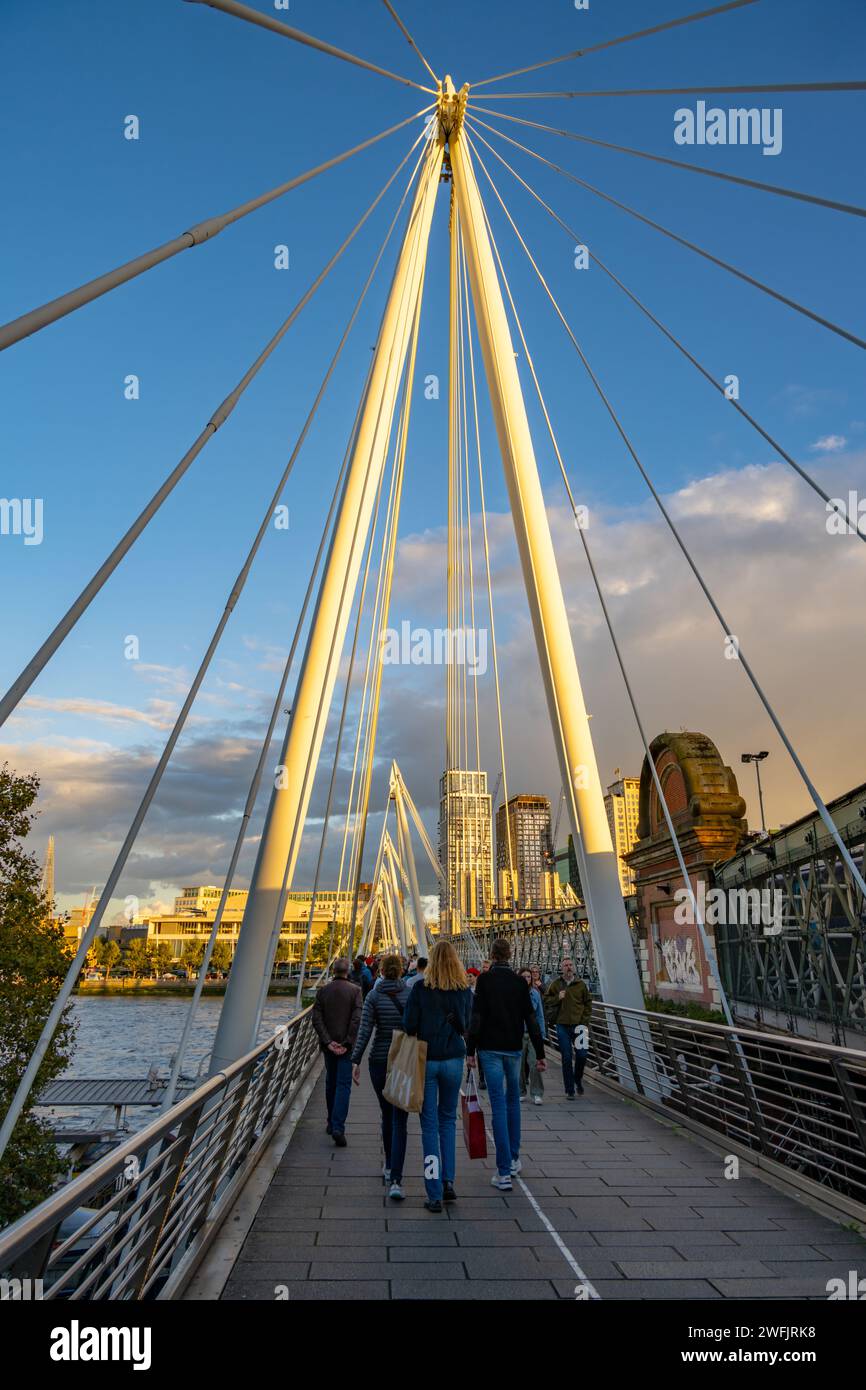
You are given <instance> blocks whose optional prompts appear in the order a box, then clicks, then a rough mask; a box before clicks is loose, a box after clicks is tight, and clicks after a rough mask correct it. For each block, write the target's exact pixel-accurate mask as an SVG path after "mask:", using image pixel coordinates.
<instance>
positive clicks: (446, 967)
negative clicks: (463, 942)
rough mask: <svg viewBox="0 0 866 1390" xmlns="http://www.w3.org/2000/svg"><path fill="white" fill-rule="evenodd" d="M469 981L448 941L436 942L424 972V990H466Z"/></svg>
mask: <svg viewBox="0 0 866 1390" xmlns="http://www.w3.org/2000/svg"><path fill="white" fill-rule="evenodd" d="M468 985H469V981H468V980H467V978H466V971H465V970H464V969H463V966H462V964H461V961H460V957H459V956H458V954H457V952H456V951H455V949H454V947H453V946H452V945H451V942H450V941H437V942H436V945H435V946H434V947H433V949H432V951H431V952H430V964H429V965H428V966H427V969H426V970H425V972H424V987H425V989H467V988H468Z"/></svg>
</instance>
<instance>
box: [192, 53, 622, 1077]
mask: <svg viewBox="0 0 866 1390" xmlns="http://www.w3.org/2000/svg"><path fill="white" fill-rule="evenodd" d="M466 95H467V89H465V88H464V90H463V92H462V93H460V94H458V93H457V92H456V91H455V88H454V85H453V83H452V81H451V79H450V78H446V79H445V82H444V83H443V84H442V88H441V92H440V97H439V126H438V131H436V132H434V133H433V135H432V137H431V140H430V144H429V148H428V151H427V154H426V157H425V159H424V163H423V167H422V171H421V174H420V177H419V182H418V186H417V189H416V193H415V199H414V204H413V208H412V213H411V217H410V220H409V226H408V229H407V233H406V237H405V240H404V243H403V247H402V249H401V253H400V257H399V260H398V264H397V268H396V271H395V274H394V279H393V282H392V285H391V290H390V294H389V298H388V304H387V307H386V310H385V315H384V318H383V321H382V327H381V330H380V333H379V339H378V342H377V345H376V351H375V355H374V359H373V366H372V371H371V375H370V380H369V384H368V389H367V393H366V396H365V400H364V404H363V410H362V414H361V421H360V425H359V429H358V436H357V441H356V444H355V449H354V453H353V456H352V462H351V466H350V469H349V472H348V474H347V478H346V483H345V486H344V490H343V495H342V497H341V500H340V506H339V512H338V516H337V520H336V523H335V529H334V536H333V540H332V543H331V548H330V552H329V554H328V558H327V563H326V568H325V571H324V575H323V579H322V583H321V589H320V592H319V597H318V602H317V606H316V612H315V615H314V618H313V622H312V625H311V629H310V634H309V637H308V640H307V648H306V651H305V654H304V659H303V664H302V668H301V674H300V677H299V681H298V688H297V693H296V697H295V701H294V704H293V709H292V715H291V719H290V722H289V727H288V730H287V733H286V737H285V741H284V745H283V750H282V755H281V759H280V762H281V766H282V768H283V769H284V773H285V775H284V777H283V778H281V779H280V780H279V781H278V783H277V785H276V787H275V789H274V791H273V792H272V793H271V800H270V805H269V808H268V812H267V817H266V820H265V826H264V830H263V834H262V839H261V844H260V847H259V852H258V857H257V860H256V865H255V869H254V872H253V877H252V881H251V885H250V893H249V898H248V901H247V907H246V911H245V913H244V919H243V923H242V926H241V930H240V934H239V939H238V946H237V951H236V954H235V959H234V963H233V965H232V970H231V975H230V977H229V983H228V987H227V991H226V996H225V1000H224V1005H223V1009H222V1013H221V1016H220V1023H219V1027H218V1030H217V1035H216V1040H215V1043H214V1050H213V1057H212V1063H211V1069H212V1072H216V1071H219V1070H220V1069H221V1068H222V1067H224V1066H226V1065H227V1064H228V1063H230V1062H232V1061H234V1060H235V1059H236V1058H238V1057H240V1056H243V1055H244V1054H245V1053H246V1052H248V1051H249V1050H250V1048H251V1047H252V1046H253V1043H254V1041H255V1038H254V1036H253V1034H254V1031H255V1026H256V1014H257V1004H258V1000H259V995H260V990H261V982H262V979H263V978H265V977H266V976H267V974H268V973H269V972H270V968H271V955H272V952H273V949H274V942H275V936H274V922H275V920H277V914H278V913H279V912H280V911H281V901H280V900H281V896H282V895H283V894H284V893H285V891H286V890H287V888H290V887H291V883H292V876H293V873H294V867H295V862H296V860H297V855H298V850H299V847H300V840H301V833H302V829H303V825H304V820H305V817H306V813H307V808H308V805H309V800H310V795H311V792H312V786H313V779H314V776H315V772H316V766H317V763H318V758H319V753H320V750H321V745H322V739H323V736H324V732H325V725H326V722H327V718H328V713H329V710H330V704H331V698H332V695H333V690H334V684H335V681H336V676H337V670H338V666H339V663H340V658H341V654H342V648H343V642H344V638H345V634H346V630H347V626H348V622H349V616H350V612H351V609H352V605H353V603H354V600H355V590H356V586H357V582H358V576H359V572H360V567H361V561H362V553H363V550H364V546H365V544H366V541H367V537H368V533H369V528H370V523H371V519H372V514H373V508H374V499H375V496H376V490H377V487H378V485H379V482H380V480H381V477H382V473H383V469H384V465H385V458H386V454H387V450H388V441H389V436H390V432H391V424H392V420H393V416H394V411H395V408H396V403H397V395H398V390H399V385H400V380H401V376H402V373H403V368H404V365H405V362H406V356H407V350H408V346H409V341H410V336H411V330H412V325H413V322H414V320H415V316H416V314H417V312H418V311H419V309H420V297H421V293H422V287H423V280H424V269H425V264H426V256H427V250H428V244H429V236H430V227H431V223H432V217H433V210H434V205H435V200H436V193H437V189H438V185H439V180H440V172H441V168H442V163H443V158H444V154H445V148H446V145H447V146H448V150H449V154H450V161H451V169H452V175H453V186H454V199H455V201H454V211H455V214H456V215H457V216H459V219H460V225H461V230H462V233H463V239H464V244H465V251H466V261H467V267H468V272H469V283H470V288H471V292H472V299H473V303H474V308H475V316H476V321H477V328H478V336H479V340H480V343H481V348H482V355H483V359H484V366H485V373H486V377H487V383H488V389H489V392H490V397H491V403H492V407H493V414H494V418H495V422H496V429H497V436H498V441H499V447H500V452H501V455H502V462H503V467H504V471H505V478H506V483H507V487H508V494H509V501H510V506H511V512H512V516H513V520H514V526H515V532H516V536H517V544H518V550H519V553H520V560H521V568H522V572H523V577H524V583H525V587H526V593H527V599H528V602H529V610H530V614H531V618H532V624H533V630H534V634H535V641H536V647H537V650H538V657H539V663H540V667H541V675H542V680H543V683H544V688H545V694H546V697H547V704H548V710H549V715H550V721H551V729H552V733H553V739H554V746H555V748H556V751H557V756H558V759H559V764H560V769H561V775H562V785H563V788H564V789H565V795H566V803H567V806H568V811H569V817H570V821H571V828H572V831H573V834H574V841H575V846H576V849H577V853H578V858H579V863H580V870H581V882H582V884H583V888H584V893H585V899H586V907H587V913H588V916H589V920H590V924H591V926H592V929H593V942H594V946H595V952H596V958H597V964H598V972H599V980H600V984H601V990H602V995H603V998H604V1000H605V1001H606V1002H608V1003H614V1004H619V1005H623V1006H627V1007H632V1008H636V1009H641V1008H643V995H642V991H641V986H640V979H639V976H638V972H637V966H636V963H635V958H634V953H633V950H632V944H631V937H630V931H629V926H628V921H627V918H626V914H625V907H624V903H623V899H622V893H621V889H620V883H619V874H618V869H617V863H616V857H615V855H614V851H613V845H612V842H611V836H610V829H609V826H608V821H607V814H606V811H605V807H604V799H603V794H602V787H601V780H600V777H599V773H598V767H597V764H596V759H595V752H594V749H593V744H592V737H591V734H590V729H589V721H588V718H587V714H586V709H585V705H584V700H583V693H582V690H581V684H580V677H579V675H578V669H577V661H576V657H575V652H574V645H573V642H572V637H571V631H570V628H569V624H568V616H567V611H566V606H565V600H564V597H563V593H562V586H561V583H560V578H559V571H558V568H557V564H556V557H555V554H554V549H553V541H552V537H551V534H550V527H549V524H548V520H547V514H546V510H545V504H544V496H543V492H542V488H541V482H540V479H539V475H538V467H537V463H536V459H535V453H534V450H533V446H532V439H531V435H530V430H529V422H528V419H527V415H526V408H525V404H524V400H523V393H522V389H521V385H520V378H519V375H518V372H517V367H516V363H515V357H514V349H513V345H512V339H511V333H510V330H509V326H508V320H507V317H506V312H505V306H504V303H503V299H502V292H501V288H500V283H499V279H498V276H497V273H496V267H495V263H494V259H493V253H492V249H491V245H490V240H489V236H488V233H487V229H486V224H485V215H484V208H483V204H482V201H481V196H480V194H479V191H478V185H477V182H476V179H475V173H474V169H473V163H472V158H471V154H470V151H469V149H468V145H467V142H466V139H465V137H464V134H463V130H462V118H463V109H464V107H465V101H466ZM450 331H451V333H452V334H453V333H454V332H455V331H456V326H455V323H454V321H453V316H452V322H451V325H450ZM371 757H372V753H371ZM394 785H395V786H396V794H395V798H394V799H395V802H396V811H397V844H396V846H394V844H393V841H392V842H391V856H390V857H392V858H396V859H398V860H399V861H401V862H402V864H403V865H404V866H405V868H406V870H407V872H408V877H409V889H410V897H411V900H412V911H413V915H414V916H415V919H416V922H417V923H418V944H419V948H420V946H421V939H420V938H421V934H422V933H425V928H424V925H423V916H422V914H421V907H420V895H419V892H418V880H417V872H416V867H415V861H414V858H413V855H412V852H411V845H410V844H409V829H408V821H407V818H406V808H405V787H404V785H403V782H402V778H400V777H399V773H398V775H397V776H396V778H395V779H394ZM425 849H426V846H425ZM388 857H389V856H388V855H386V854H385V848H384V839H383V842H382V845H380V851H379V855H378V856H377V869H376V879H375V880H374V890H375V891H374V897H375V899H376V902H377V903H379V904H381V903H382V901H383V899H384V900H386V901H387V900H388V898H389V896H391V895H393V893H394V892H396V894H397V896H400V897H402V894H401V893H400V885H399V883H397V882H395V881H394V880H395V879H396V875H394V878H392V880H391V882H390V883H389V882H388V879H387V877H386V871H385V867H384V863H385V859H386V858H388ZM391 867H393V865H392V866H391ZM380 877H381V878H382V879H383V880H384V891H383V892H380V891H379V878H380ZM389 888H390V889H391V890H392V893H391V895H389V893H388V891H387V890H388V889H389ZM401 907H402V904H400V905H397V904H395V907H394V910H395V911H396V912H397V913H399V912H400V911H401ZM375 912H376V908H375V907H374V905H373V897H371V903H370V904H369V905H368V914H365V916H367V920H366V921H365V923H364V929H362V933H361V937H360V940H362V941H363V940H364V939H365V936H366V930H365V929H366V927H367V926H368V925H369V924H370V922H371V920H372V918H373V917H374V916H375ZM354 926H355V924H354V921H353V923H352V937H353V939H354ZM404 931H405V927H404ZM425 935H426V933H425Z"/></svg>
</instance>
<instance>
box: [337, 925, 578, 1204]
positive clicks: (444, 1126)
mask: <svg viewBox="0 0 866 1390" xmlns="http://www.w3.org/2000/svg"><path fill="white" fill-rule="evenodd" d="M591 1013H592V996H591V994H590V992H589V989H588V987H587V985H586V982H585V981H584V980H582V979H580V978H579V976H578V975H577V974H576V972H575V969H574V962H573V961H572V960H571V959H570V958H568V957H566V958H565V959H563V960H562V961H561V963H560V968H559V973H558V975H557V976H556V977H555V978H553V979H549V980H545V978H544V977H543V976H542V974H541V972H540V970H539V969H538V968H537V967H535V966H533V967H529V966H527V967H524V968H523V969H521V970H518V971H515V970H513V969H512V966H511V947H510V944H509V942H508V941H506V940H504V939H500V940H497V941H494V943H493V946H492V948H491V955H490V959H489V960H486V961H483V962H481V963H480V965H479V966H470V967H468V969H465V968H464V966H463V964H462V962H461V960H460V958H459V956H458V954H457V952H456V950H455V949H454V946H453V944H452V943H451V942H450V941H449V940H447V939H441V940H439V941H437V942H436V943H435V945H434V946H433V947H432V949H431V951H430V956H429V959H428V958H426V957H424V956H418V957H415V958H413V959H412V960H408V959H407V958H406V957H403V956H400V955H398V954H396V953H393V952H391V953H388V954H385V955H382V956H379V957H376V958H369V959H365V958H364V957H363V956H358V957H357V958H356V959H355V960H354V961H352V962H351V964H350V962H349V961H348V960H345V959H342V960H338V961H336V962H335V963H334V966H333V969H332V978H331V979H330V981H329V982H328V983H327V984H325V985H323V986H322V988H321V989H319V991H318V993H317V995H316V1001H315V1004H314V1006H313V1026H314V1028H315V1030H316V1034H317V1036H318V1038H319V1044H320V1047H321V1050H322V1055H323V1057H324V1063H325V1105H326V1109H327V1125H326V1128H327V1133H328V1134H329V1135H330V1136H331V1138H332V1139H333V1142H334V1144H335V1145H336V1146H337V1147H338V1148H345V1147H346V1144H347V1142H348V1141H347V1139H346V1123H347V1119H348V1114H349V1105H350V1101H351V1095H352V1085H353V1083H354V1084H355V1085H357V1084H359V1082H360V1080H361V1062H362V1060H363V1058H364V1056H365V1054H367V1065H368V1069H369V1075H370V1082H371V1084H372V1087H373V1090H374V1092H375V1095H376V1099H377V1101H378V1103H379V1109H380V1113H381V1127H382V1148H383V1151H384V1163H383V1168H382V1179H383V1182H384V1183H385V1184H386V1186H387V1191H388V1197H389V1198H390V1200H391V1201H394V1202H402V1201H403V1200H404V1197H405V1193H404V1190H403V1179H404V1166H405V1160H406V1141H407V1131H408V1123H409V1115H410V1112H409V1111H408V1110H407V1109H406V1108H403V1106H402V1105H398V1104H396V1103H395V1093H394V1092H393V1091H392V1093H391V1097H390V1098H389V1096H388V1094H387V1092H388V1089H389V1087H388V1083H389V1056H392V1055H393V1054H394V1047H395V1035H396V1046H397V1050H398V1051H399V1046H400V1041H401V1037H402V1043H403V1045H405V1047H409V1046H410V1044H409V1043H407V1042H406V1041H405V1037H403V1036H402V1035H406V1036H408V1037H409V1038H415V1039H418V1040H419V1041H420V1042H423V1043H425V1044H426V1061H422V1060H421V1057H423V1054H421V1057H419V1063H418V1065H419V1068H420V1067H422V1066H423V1076H422V1077H421V1078H420V1083H419V1084H420V1086H421V1087H422V1088H423V1089H422V1090H421V1091H419V1096H420V1114H419V1120H420V1129H421V1144H422V1149H423V1155H424V1159H423V1163H424V1169H423V1178H424V1188H425V1194H426V1200H425V1202H424V1205H425V1207H426V1208H427V1210H428V1211H430V1212H441V1211H442V1209H443V1204H444V1203H450V1202H455V1201H456V1200H457V1191H456V1188H455V1179H456V1167H457V1111H458V1107H459V1104H460V1094H461V1088H462V1087H463V1086H464V1085H466V1084H468V1083H469V1079H470V1077H474V1078H476V1079H477V1083H478V1086H479V1088H480V1089H482V1090H486V1091H487V1093H488V1098H489V1103H490V1124H491V1129H492V1132H493V1144H494V1149H495V1159H496V1172H495V1173H494V1175H493V1177H492V1178H491V1184H492V1186H493V1187H495V1188H496V1189H497V1190H498V1191H500V1192H510V1191H511V1190H512V1179H513V1178H514V1177H515V1176H516V1174H518V1173H519V1172H520V1170H521V1166H522V1165H521V1158H520V1141H521V1102H523V1101H524V1100H527V1099H528V1100H530V1101H531V1102H532V1103H533V1104H535V1105H543V1103H544V1096H545V1090H544V1073H545V1071H546V1069H547V1060H546V1057H545V1039H546V1038H547V1037H548V1036H549V1033H550V1031H551V1030H553V1031H554V1032H555V1036H556V1040H557V1044H558V1047H559V1053H560V1063H561V1068H562V1084H563V1090H564V1092H565V1095H566V1098H567V1099H568V1100H575V1099H576V1097H577V1096H582V1095H583V1093H584V1092H583V1073H584V1068H585V1066H586V1059H587V1055H588V1050H589V1025H590V1019H591ZM417 1051H418V1050H417V1049H416V1053H417ZM396 1099H398V1100H399V1099H400V1095H399V1092H398V1093H396ZM415 1108H416V1109H417V1103H416V1105H415Z"/></svg>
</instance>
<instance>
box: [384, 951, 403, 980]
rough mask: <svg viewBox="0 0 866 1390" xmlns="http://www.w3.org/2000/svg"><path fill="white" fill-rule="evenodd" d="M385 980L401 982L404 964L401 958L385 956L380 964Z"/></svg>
mask: <svg viewBox="0 0 866 1390" xmlns="http://www.w3.org/2000/svg"><path fill="white" fill-rule="evenodd" d="M379 972H380V974H381V976H382V978H383V980H399V978H400V976H401V975H402V974H403V962H402V961H401V959H400V957H399V956H385V957H384V958H383V959H382V960H381V961H380V963H379Z"/></svg>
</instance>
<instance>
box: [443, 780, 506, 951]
mask: <svg viewBox="0 0 866 1390" xmlns="http://www.w3.org/2000/svg"><path fill="white" fill-rule="evenodd" d="M492 838H493V836H492V803H491V798H490V793H489V792H488V790H487V773H486V772H464V771H462V770H461V769H460V768H450V769H449V770H448V771H447V772H443V774H442V777H441V778H440V780H439V863H440V864H441V865H442V869H443V872H444V874H445V883H444V884H443V885H442V886H441V887H440V890H439V915H440V922H441V924H442V930H443V931H444V932H453V931H454V930H458V931H459V930H460V922H461V920H462V919H466V920H468V921H470V922H472V921H479V920H482V919H486V918H488V917H489V915H490V913H491V910H492V908H493V906H494V896H493V845H492Z"/></svg>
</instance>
